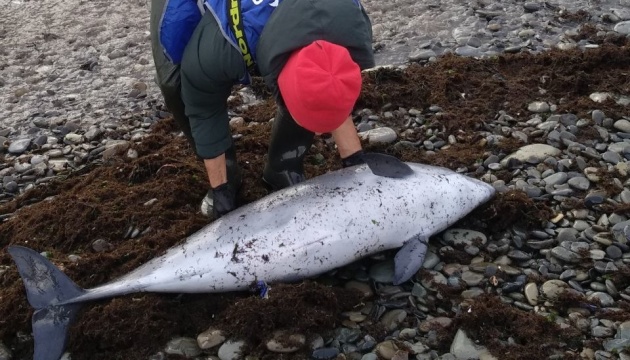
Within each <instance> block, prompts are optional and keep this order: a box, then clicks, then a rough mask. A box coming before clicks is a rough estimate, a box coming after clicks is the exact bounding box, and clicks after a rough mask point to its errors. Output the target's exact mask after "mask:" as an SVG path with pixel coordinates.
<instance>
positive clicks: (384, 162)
mask: <svg viewBox="0 0 630 360" xmlns="http://www.w3.org/2000/svg"><path fill="white" fill-rule="evenodd" d="M362 159H363V160H364V161H365V163H366V164H367V165H368V166H369V167H370V170H372V173H373V174H374V175H378V176H384V177H389V178H396V179H400V178H404V177H406V176H409V175H411V174H413V169H411V167H410V166H409V165H407V164H405V163H404V162H402V161H400V160H399V159H397V158H396V157H394V156H390V155H386V154H379V153H366V154H363V156H362Z"/></svg>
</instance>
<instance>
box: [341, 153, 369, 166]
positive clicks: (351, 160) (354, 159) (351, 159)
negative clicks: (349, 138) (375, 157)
mask: <svg viewBox="0 0 630 360" xmlns="http://www.w3.org/2000/svg"><path fill="white" fill-rule="evenodd" d="M363 154H365V152H363V150H359V151H357V152H355V153H354V154H352V155H350V156H348V157H347V158H345V159H341V165H342V166H343V167H344V168H347V167H350V166H354V165H361V164H365V160H363Z"/></svg>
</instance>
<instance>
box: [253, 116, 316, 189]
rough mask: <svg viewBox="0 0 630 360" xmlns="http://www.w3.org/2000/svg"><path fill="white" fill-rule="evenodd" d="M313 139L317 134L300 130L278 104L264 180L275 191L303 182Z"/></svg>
mask: <svg viewBox="0 0 630 360" xmlns="http://www.w3.org/2000/svg"><path fill="white" fill-rule="evenodd" d="M314 137H315V134H314V133H312V132H310V131H308V130H306V129H304V128H303V127H301V126H299V125H298V124H297V123H296V122H295V120H293V118H292V117H291V115H290V114H289V111H288V110H287V109H286V108H285V107H284V106H283V105H281V104H278V111H277V113H276V118H275V120H274V122H273V128H272V129H271V140H270V142H269V150H268V151H267V163H266V164H265V169H264V170H263V176H262V178H263V181H264V182H265V183H266V184H267V185H268V186H269V187H270V188H271V189H272V190H274V191H275V190H280V189H283V188H286V187H288V186H291V185H295V184H298V183H300V182H302V181H304V179H305V177H304V166H303V163H304V156H306V154H307V152H308V150H309V149H310V148H311V145H312V144H313V139H314Z"/></svg>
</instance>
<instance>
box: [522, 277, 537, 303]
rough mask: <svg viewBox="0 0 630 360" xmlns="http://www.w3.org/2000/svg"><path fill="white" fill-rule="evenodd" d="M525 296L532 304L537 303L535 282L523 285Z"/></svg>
mask: <svg viewBox="0 0 630 360" xmlns="http://www.w3.org/2000/svg"><path fill="white" fill-rule="evenodd" d="M525 298H526V299H527V302H528V303H529V304H530V305H532V306H535V305H536V304H538V286H537V285H536V284H535V283H529V284H527V285H525Z"/></svg>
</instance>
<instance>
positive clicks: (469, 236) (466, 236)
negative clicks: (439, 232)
mask: <svg viewBox="0 0 630 360" xmlns="http://www.w3.org/2000/svg"><path fill="white" fill-rule="evenodd" d="M443 238H444V241H445V242H446V243H447V244H449V245H452V246H459V245H476V243H477V242H479V243H480V244H481V245H484V244H485V243H486V242H487V241H488V238H487V237H486V235H485V234H484V233H481V232H479V231H474V230H467V229H456V228H455V229H448V230H446V231H445V232H444V234H443Z"/></svg>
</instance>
